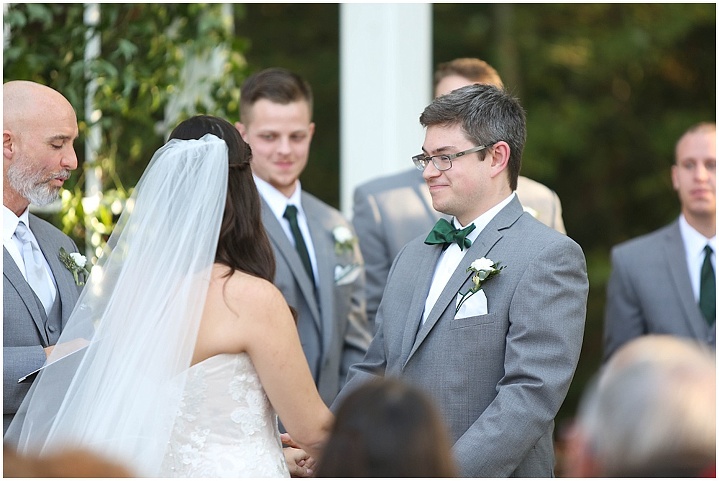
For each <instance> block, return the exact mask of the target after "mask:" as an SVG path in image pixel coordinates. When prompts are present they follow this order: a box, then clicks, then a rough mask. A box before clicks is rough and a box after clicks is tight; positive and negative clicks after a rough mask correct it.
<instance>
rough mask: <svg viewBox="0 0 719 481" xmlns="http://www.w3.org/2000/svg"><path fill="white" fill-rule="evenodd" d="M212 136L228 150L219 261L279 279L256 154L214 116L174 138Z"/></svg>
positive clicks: (187, 124)
mask: <svg viewBox="0 0 719 481" xmlns="http://www.w3.org/2000/svg"><path fill="white" fill-rule="evenodd" d="M205 134H212V135H215V136H217V137H219V138H220V139H222V140H224V141H225V143H226V144H227V149H228V161H229V172H228V175H227V201H226V203H225V213H224V215H223V217H222V227H221V228H220V238H219V240H218V242H217V254H216V255H215V262H217V263H220V264H223V265H226V266H227V267H229V268H230V272H229V273H228V274H227V275H228V277H229V276H230V275H232V273H233V272H234V271H235V270H239V271H242V272H246V273H248V274H253V275H256V276H258V277H261V278H263V279H266V280H268V281H270V282H273V280H274V277H275V256H274V253H273V252H272V246H271V245H270V240H269V238H268V237H267V233H266V232H265V228H264V226H263V225H262V217H261V212H262V204H261V202H260V195H259V193H258V192H257V187H256V186H255V181H254V179H253V178H252V170H251V168H250V161H251V159H252V151H251V150H250V146H249V145H247V143H245V141H244V140H242V137H241V136H240V133H239V132H238V131H237V129H236V128H235V127H234V126H233V125H232V124H231V123H229V122H228V121H226V120H224V119H221V118H219V117H213V116H211V115H196V116H194V117H191V118H189V119H187V120H185V121H184V122H182V123H180V124H179V125H178V126H177V127H175V129H174V130H173V131H172V133H171V134H170V139H182V140H192V139H200V138H202V136H204V135H205Z"/></svg>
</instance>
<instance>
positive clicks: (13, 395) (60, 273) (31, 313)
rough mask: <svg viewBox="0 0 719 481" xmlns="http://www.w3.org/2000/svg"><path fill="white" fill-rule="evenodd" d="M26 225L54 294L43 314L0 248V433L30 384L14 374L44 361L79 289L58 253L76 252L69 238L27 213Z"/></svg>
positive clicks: (35, 298)
mask: <svg viewBox="0 0 719 481" xmlns="http://www.w3.org/2000/svg"><path fill="white" fill-rule="evenodd" d="M30 230H32V232H33V234H34V235H35V238H36V239H37V242H38V244H39V245H40V250H42V253H43V255H44V256H45V259H47V261H48V264H50V269H51V270H52V274H53V276H54V277H55V282H56V284H57V297H56V298H55V305H54V306H53V310H51V311H50V313H49V315H46V314H45V311H44V309H42V307H41V306H42V305H41V304H40V303H39V300H38V299H37V296H36V295H35V293H34V292H33V290H32V288H31V287H30V285H29V284H28V283H27V281H26V280H25V278H24V277H23V275H22V273H21V272H20V269H19V268H18V267H17V264H15V261H14V260H13V258H12V256H11V255H10V253H9V252H8V251H7V249H5V248H3V432H5V431H6V430H7V427H8V426H9V424H10V421H12V418H13V416H14V415H15V413H16V412H17V410H18V408H19V407H20V403H22V400H23V399H24V398H25V395H26V394H27V391H28V389H30V385H31V383H30V382H26V383H22V384H18V382H17V381H18V379H20V378H21V377H22V376H24V375H25V374H28V373H30V372H32V371H34V370H35V369H38V368H40V367H42V365H43V364H44V363H45V360H46V356H45V352H44V351H43V348H44V347H47V346H52V345H55V343H56V342H57V340H58V338H59V337H60V333H61V331H62V327H64V326H65V323H66V322H67V319H68V318H69V317H70V313H71V312H72V310H73V308H74V307H75V303H76V302H77V298H78V296H79V295H80V292H81V291H82V287H80V286H77V285H75V281H74V279H73V276H72V273H71V272H70V271H69V270H68V269H67V268H65V266H64V265H63V264H62V262H61V261H60V258H59V257H58V253H59V251H60V247H64V248H65V250H66V251H67V252H77V246H76V245H75V243H74V242H73V241H72V240H71V239H70V238H69V237H68V236H66V235H65V234H63V233H62V232H60V230H58V229H57V228H56V227H54V226H53V225H51V224H49V223H48V222H45V221H44V220H42V219H40V218H39V217H36V216H34V215H32V214H30Z"/></svg>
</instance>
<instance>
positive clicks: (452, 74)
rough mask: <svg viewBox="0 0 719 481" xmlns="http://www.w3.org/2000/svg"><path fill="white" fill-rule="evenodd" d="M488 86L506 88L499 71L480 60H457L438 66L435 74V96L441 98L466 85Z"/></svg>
mask: <svg viewBox="0 0 719 481" xmlns="http://www.w3.org/2000/svg"><path fill="white" fill-rule="evenodd" d="M471 84H487V85H494V86H495V87H497V88H500V89H501V88H504V85H503V84H502V79H501V78H500V77H499V74H498V73H497V71H496V70H495V69H494V67H492V66H491V65H489V64H488V63H487V62H485V61H484V60H480V59H478V58H456V59H454V60H450V61H449V62H443V63H440V64H439V65H437V70H435V72H434V96H435V97H439V96H440V95H445V94H448V93H450V92H451V91H452V90H456V89H458V88H460V87H464V86H465V85H471Z"/></svg>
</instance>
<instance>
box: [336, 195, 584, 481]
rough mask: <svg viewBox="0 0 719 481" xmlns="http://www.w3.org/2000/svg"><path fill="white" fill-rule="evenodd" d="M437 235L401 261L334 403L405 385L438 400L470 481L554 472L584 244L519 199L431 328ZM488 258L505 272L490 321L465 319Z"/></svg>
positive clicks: (494, 282)
mask: <svg viewBox="0 0 719 481" xmlns="http://www.w3.org/2000/svg"><path fill="white" fill-rule="evenodd" d="M426 235H427V233H424V234H423V235H422V236H420V237H418V238H416V239H414V240H413V241H411V242H410V243H409V244H407V245H406V246H405V247H404V248H403V249H402V250H401V252H400V253H399V255H398V256H397V258H396V259H395V261H394V263H393V265H392V269H391V271H390V274H389V279H388V281H387V288H386V289H385V293H384V296H383V298H382V302H381V303H380V306H379V310H378V311H377V319H376V330H377V332H376V334H375V337H374V339H373V340H372V343H371V344H370V348H369V350H368V351H367V355H366V356H365V359H364V360H363V361H362V362H361V363H359V364H355V365H354V366H352V368H351V369H350V377H349V378H348V382H347V385H346V386H345V388H344V389H343V390H342V392H341V393H340V395H339V396H338V398H337V400H336V401H335V406H336V405H339V403H340V402H341V400H342V399H343V398H344V396H346V394H347V393H348V392H350V391H351V390H352V389H354V388H355V387H357V386H358V385H359V384H361V383H363V382H366V381H368V380H370V379H371V378H372V377H373V376H377V375H379V376H382V375H384V376H394V377H399V378H401V379H403V380H405V381H407V382H410V383H411V384H413V385H416V386H419V387H420V388H423V389H424V390H425V391H426V392H427V393H428V394H430V395H431V396H433V398H434V400H435V401H436V403H437V405H438V407H439V408H440V410H441V412H442V413H443V416H444V419H445V421H446V422H447V425H448V427H449V430H450V434H451V439H452V441H453V443H454V447H453V452H454V455H455V457H456V459H457V461H458V463H459V467H460V471H461V474H462V475H463V476H470V477H507V476H518V477H538V476H552V475H553V468H554V466H553V465H554V462H553V461H554V457H553V441H552V433H553V427H554V417H555V415H556V414H557V411H558V410H559V408H560V406H561V405H562V403H563V401H564V398H565V396H566V394H567V390H568V389H569V385H570V382H571V380H572V377H573V375H574V371H575V368H576V366H577V362H578V359H579V353H580V350H581V346H582V339H583V333H584V322H585V317H586V306H587V304H586V301H587V294H588V290H589V285H588V280H587V271H586V262H585V259H584V254H583V253H582V250H581V248H580V247H579V246H578V245H577V244H576V243H575V242H574V241H573V240H572V239H570V238H569V237H567V236H565V235H562V234H560V233H558V232H557V231H555V230H553V229H550V228H548V227H547V226H545V225H543V224H542V223H540V222H539V221H537V220H536V219H535V218H533V217H532V216H531V215H530V214H529V213H526V212H524V211H523V210H522V205H521V204H520V202H519V201H518V200H517V199H513V200H512V201H511V202H510V203H509V204H508V205H507V206H505V207H504V208H503V209H502V210H501V211H500V212H499V213H498V214H497V215H496V216H495V217H494V219H492V220H491V221H490V223H489V224H488V225H487V227H486V228H485V229H484V230H483V231H482V232H481V233H479V236H478V237H477V239H476V240H475V242H474V243H473V244H472V246H471V247H470V248H469V249H468V250H467V252H466V254H465V256H464V258H463V260H462V262H460V264H459V266H458V267H457V269H456V270H455V271H454V274H452V276H451V278H450V280H449V281H448V283H447V285H446V287H445V288H444V290H443V291H442V293H441V294H440V296H439V298H438V300H437V302H436V304H435V306H434V308H433V309H432V311H431V312H430V313H429V315H428V317H427V320H426V322H425V324H424V325H422V324H421V321H422V312H423V309H424V305H425V300H426V298H427V294H428V292H429V290H430V284H431V281H432V277H433V273H434V270H435V265H436V264H437V260H438V259H439V257H440V254H441V252H442V247H441V246H440V245H434V246H430V245H426V244H424V242H423V241H424V238H425V236H426ZM481 257H487V258H489V259H491V260H492V261H494V262H498V263H500V264H501V265H502V266H505V268H504V269H503V270H502V271H501V272H500V273H499V274H498V275H495V276H494V277H492V278H491V279H489V280H487V281H486V282H485V283H484V284H483V286H482V289H483V291H484V293H485V295H486V298H487V309H488V313H487V314H484V315H477V316H471V317H467V318H464V319H455V318H454V317H455V300H456V299H457V295H458V293H459V291H460V290H461V291H462V292H466V291H467V289H468V288H469V286H470V285H471V280H470V278H471V273H468V272H466V269H467V267H468V266H469V265H470V264H471V262H473V261H474V260H475V259H479V258H481ZM470 299H471V298H470ZM335 406H333V408H334V407H335Z"/></svg>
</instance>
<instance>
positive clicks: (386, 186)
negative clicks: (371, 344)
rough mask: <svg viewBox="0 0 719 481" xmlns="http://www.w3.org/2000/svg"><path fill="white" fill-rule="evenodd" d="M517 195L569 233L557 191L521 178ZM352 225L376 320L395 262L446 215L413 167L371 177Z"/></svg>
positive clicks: (357, 200)
mask: <svg viewBox="0 0 719 481" xmlns="http://www.w3.org/2000/svg"><path fill="white" fill-rule="evenodd" d="M517 197H519V199H520V201H521V202H522V205H523V206H524V207H525V209H527V210H529V211H530V213H531V214H532V215H535V216H536V217H537V219H539V220H540V221H541V222H543V223H544V224H546V225H548V226H549V227H552V228H553V229H556V230H557V231H559V232H561V233H565V230H564V221H563V220H562V205H561V203H560V202H559V197H558V196H557V194H556V193H555V192H554V191H553V190H551V189H549V188H548V187H546V186H545V185H543V184H540V183H539V182H536V181H534V180H531V179H528V178H526V177H519V179H518V181H517ZM353 209H354V213H353V217H352V224H353V225H354V228H355V230H356V231H357V236H358V237H359V243H360V248H361V249H362V257H363V258H364V261H365V266H366V268H365V270H366V274H367V284H366V292H367V318H368V319H369V321H370V323H371V324H374V318H375V315H376V313H377V307H378V306H379V303H380V300H381V299H382V292H383V291H384V287H385V284H386V282H387V275H388V274H389V268H390V266H391V265H392V261H393V260H394V258H395V257H396V256H397V254H398V253H399V251H400V249H402V247H404V245H405V244H406V243H407V242H409V241H411V240H412V239H414V238H415V237H417V236H420V235H422V234H424V235H425V236H426V235H427V234H428V233H429V231H430V229H431V228H432V226H433V225H434V223H435V222H437V221H438V220H439V218H440V217H442V214H441V213H439V212H437V211H436V210H434V208H433V207H432V198H431V196H430V195H429V190H428V189H427V185H426V184H425V182H424V179H423V178H422V172H420V171H419V170H417V169H414V168H413V169H411V170H407V171H403V172H400V173H398V174H394V175H389V176H386V177H380V178H378V179H374V180H371V181H369V182H366V183H364V184H362V185H360V186H358V187H357V188H356V189H355V191H354V204H353Z"/></svg>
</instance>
